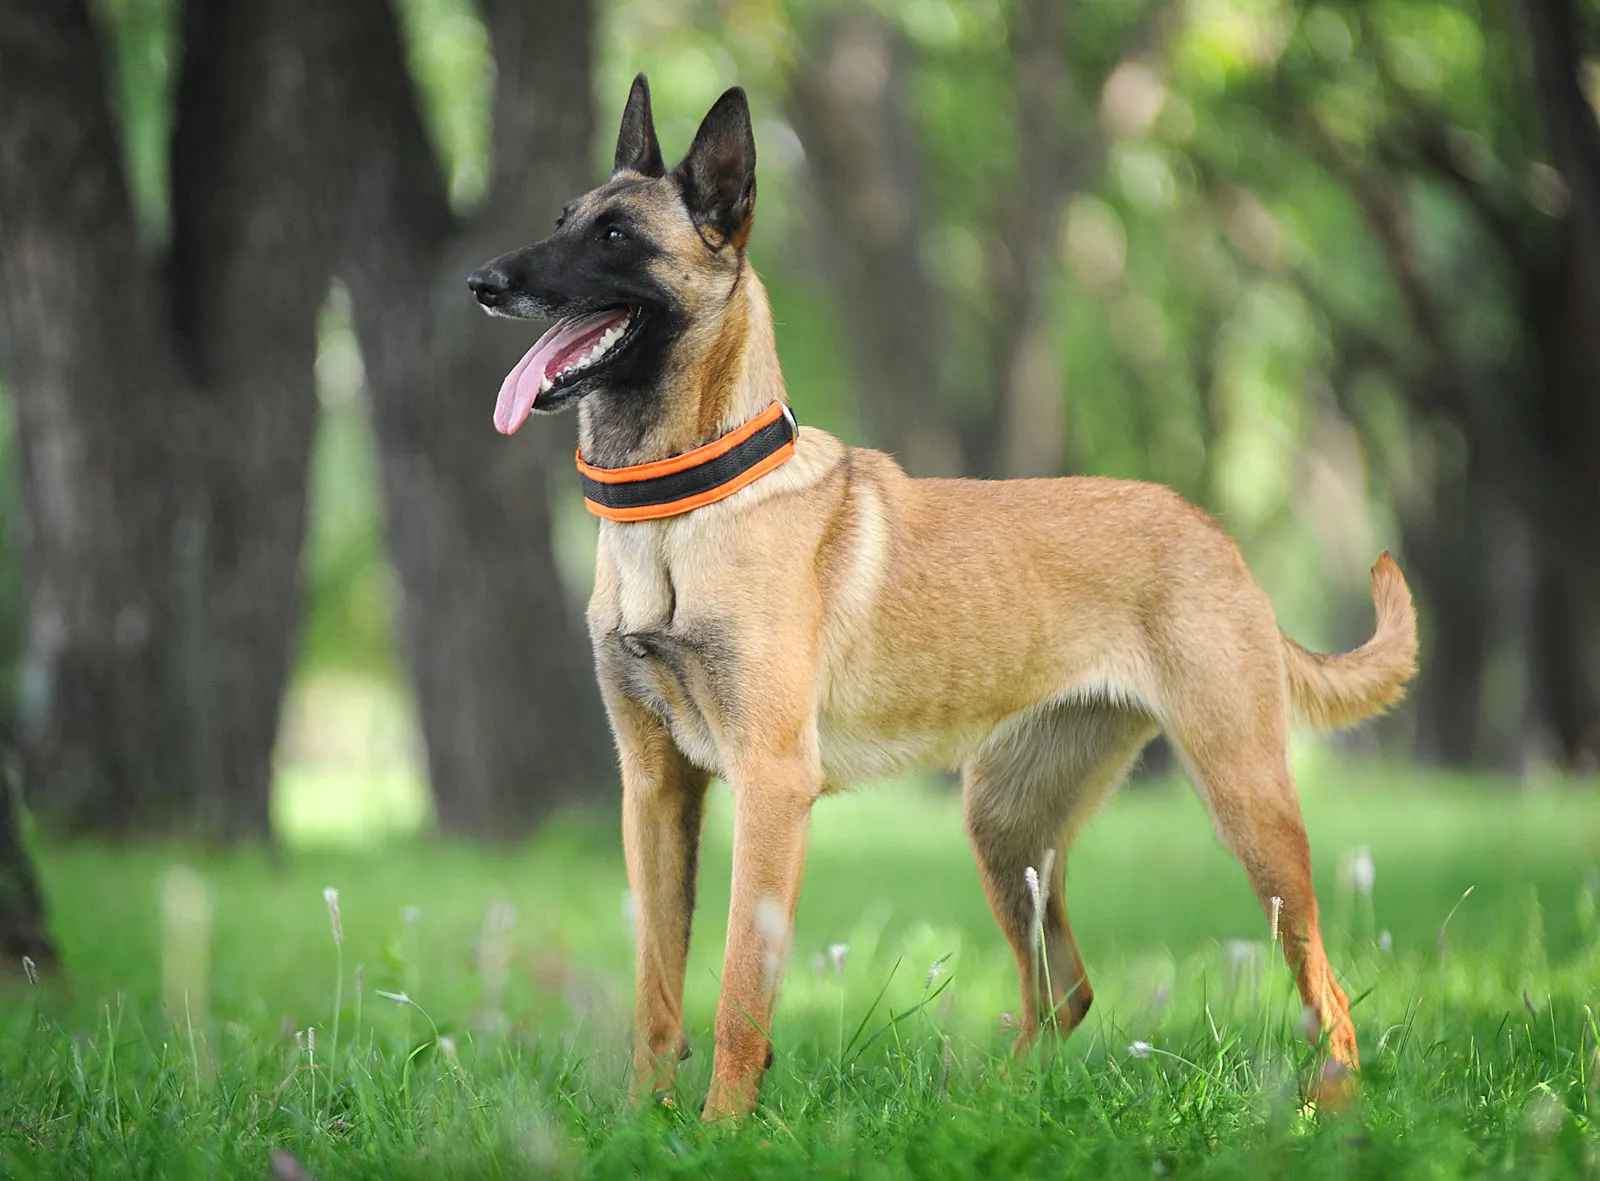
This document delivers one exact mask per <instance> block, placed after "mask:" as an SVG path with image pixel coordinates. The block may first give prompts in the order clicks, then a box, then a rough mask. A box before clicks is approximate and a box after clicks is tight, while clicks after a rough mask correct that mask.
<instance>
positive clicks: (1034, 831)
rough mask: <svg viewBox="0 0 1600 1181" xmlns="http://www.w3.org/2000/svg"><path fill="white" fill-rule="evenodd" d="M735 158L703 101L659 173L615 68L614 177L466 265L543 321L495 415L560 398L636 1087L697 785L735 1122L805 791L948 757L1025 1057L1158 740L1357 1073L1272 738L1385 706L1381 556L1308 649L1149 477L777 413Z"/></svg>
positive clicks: (1077, 1006) (672, 1029)
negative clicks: (723, 939) (1068, 872)
mask: <svg viewBox="0 0 1600 1181" xmlns="http://www.w3.org/2000/svg"><path fill="white" fill-rule="evenodd" d="M755 167H756V151H755V141H754V137H753V135H752V133H751V126H750V112H749V107H748V104H747V103H746V100H745V95H744V92H743V91H742V90H739V89H733V90H729V91H728V92H727V93H726V94H724V95H723V96H722V97H721V98H720V99H718V100H717V103H716V105H715V106H713V107H712V108H711V111H710V113H709V114H708V115H706V117H705V120H704V122H703V123H702V124H701V125H700V129H699V132H698V133H697V134H696V136H695V139H694V145H693V146H692V147H691V148H690V149H689V153H688V155H687V156H685V157H684V158H683V160H682V162H680V163H679V164H678V166H677V167H676V168H673V169H672V170H671V171H668V170H667V169H666V168H665V166H664V165H663V163H662V159H661V148H660V145H659V144H658V142H657V140H656V133H655V128H654V125H653V122H652V119H651V113H650V92H649V88H648V86H647V84H646V81H645V78H644V76H643V75H640V76H639V77H638V78H636V79H635V80H634V83H633V90H632V93H631V94H630V95H629V96H628V104H627V108H626V110H625V111H624V112H623V116H622V129H621V133H620V134H619V136H618V137H617V149H616V163H615V171H614V172H613V174H612V176H611V179H610V180H609V181H607V182H606V183H605V184H603V185H602V186H600V187H599V188H597V189H595V190H594V191H593V192H590V193H586V194H584V195H583V196H581V197H578V198H576V199H575V200H574V201H573V202H572V203H571V204H569V205H568V206H567V208H566V209H565V210H564V211H563V213H562V215H561V219H560V220H559V221H558V222H557V223H556V229H555V232H554V233H552V234H551V235H550V236H549V237H547V238H545V239H544V240H543V241H541V242H538V243H535V244H534V245H532V246H526V247H523V248H522V249H520V250H514V251H512V252H511V253H509V254H505V255H502V256H501V257H499V258H496V259H494V260H493V261H492V262H489V263H488V264H486V265H485V266H483V267H482V268H480V269H479V270H477V271H475V272H474V273H473V274H472V276H471V277H470V279H469V284H470V286H471V288H472V290H473V292H474V293H475V295H476V296H477V298H478V300H479V301H480V302H481V303H482V304H483V306H484V307H485V308H486V309H488V310H489V311H490V312H493V313H495V314H498V315H505V316H512V317H519V318H532V317H543V318H558V319H557V323H556V325H555V327H553V328H552V329H551V330H550V331H549V332H547V333H546V334H545V335H544V337H542V338H541V339H540V341H539V342H538V343H537V344H536V345H534V347H533V348H532V349H531V350H530V351H529V352H528V354H527V356H526V357H524V358H523V360H522V361H521V363H520V364H518V365H517V367H516V368H515V369H514V370H513V371H512V373H511V374H510V375H509V376H508V377H507V378H506V381H505V384H504V385H503V387H502V388H501V390H500V396H499V402H498V404H497V406H496V408H495V414H494V422H495V426H496V427H497V428H498V429H499V430H500V431H501V432H502V433H505V434H510V433H512V432H513V431H515V430H516V429H517V428H518V427H520V426H521V425H522V423H523V421H524V420H525V419H526V418H527V417H528V416H529V414H530V413H553V412H555V411H557V410H562V409H565V408H567V407H569V406H577V408H578V438H579V456H578V468H579V471H580V474H581V478H582V481H583V486H584V489H585V495H586V497H587V499H588V504H589V507H590V509H591V511H593V512H594V513H595V514H596V515H598V516H600V517H601V518H602V520H601V523H600V527H599V528H600V536H599V558H598V563H597V569H596V573H595V586H594V597H593V598H592V600H591V601H590V604H589V610H588V621H589V630H590V635H591V636H592V638H593V643H594V656H595V666H596V669H597V672H598V675H599V681H600V687H601V690H602V692H603V695H604V699H605V705H606V709H607V711H608V714H609V717H610V721H611V727H612V729H613V731H614V732H615V736H616V743H617V749H618V752H619V755H620V759H621V765H622V785H623V840H624V844H625V847H626V853H627V863H628V878H629V881H630V883H631V885H632V888H633V893H634V896H635V898H636V899H637V901H638V907H639V912H638V958H637V965H636V967H637V981H636V985H637V1004H636V1009H635V1020H636V1025H637V1045H636V1049H635V1055H636V1057H635V1065H636V1080H635V1086H636V1088H637V1089H638V1090H639V1091H640V1092H641V1093H644V1094H648V1093H651V1092H652V1091H656V1090H661V1089H663V1088H665V1087H667V1086H668V1085H669V1084H670V1081H671V1078H672V1073H673V1070H674V1066H675V1063H676V1062H677V1060H678V1059H679V1058H680V1057H681V1056H683V1055H684V1054H685V1053H686V1052H687V1042H686V1040H685V1035H684V1024H683V977H684V959H685V955H686V952H687V949H688V944H689V927H690V919H691V914H692V911H693V909H694V892H695V867H696V856H697V846H698V843H699V834H700V821H701V813H702V808H703V804H704V799H705V793H706V787H707V783H708V781H709V779H710V777H711V776H713V775H717V776H721V777H722V778H723V779H725V780H726V781H727V783H728V784H729V785H731V787H732V789H733V795H734V798H735V801H736V804H735V817H736V819H735V826H734V853H733V904H732V908H731V911H730V913H729V916H728V942H727V951H726V959H725V961H724V965H723V975H722V994H721V1001H720V1004H719V1006H718V1010H717V1019H716V1054H715V1059H714V1062H713V1066H712V1084H711V1090H710V1094H709V1097H708V1099H707V1101H706V1107H705V1115H706V1118H708V1119H710V1118H716V1117H720V1116H727V1115H732V1114H737V1113H741V1112H745V1111H748V1110H749V1109H750V1107H751V1106H752V1104H753V1103H754V1102H755V1099H756V1094H757V1088H758V1085H759V1083H760V1080H761V1077H762V1074H763V1072H764V1071H765V1069H766V1068H767V1066H768V1065H769V1064H770V1061H771V1050H770V1047H769V1044H768V1040H767V1035H766V1033H765V1032H764V1031H767V1030H770V1029H771V1020H772V1013H773V1005H774V1000H775V997H776V994H777V987H778V977H779V973H780V969H781V965H782V963H783V960H784V957H785V954H786V953H787V951H788V944H789V940H790V934H789V932H790V930H791V922H792V919H793V915H794V910H795V905H796V902H797V900H798V898H799V895H800V880H801V876H802V874H803V872H804V869H805V860H806V840H807V833H808V829H809V825H810V816H811V808H812V805H813V804H815V803H816V802H817V800H818V799H819V798H820V797H821V796H824V795H826V794H828V793H829V792H831V791H835V790H837V789H839V788H842V787H845V786H847V785H849V784H852V783H855V782H857V781H860V780H863V779H872V778H878V777H882V776H886V775H891V774H893V773H895V772H898V771H901V770H902V769H905V768H908V767H912V766H916V765H929V764H931V765H934V766H938V767H949V768H957V767H959V768H960V769H961V770H962V772H963V775H964V791H963V796H964V809H965V818H966V830H967V835H968V837H969V838H970V840H971V844H972V848H973V852H974V853H975V855H976V857H977V862H978V868H979V870H980V873H981V877H982V880H983V884H984V888H985V889H986V891H987V892H988V897H989V902H990V905H991V906H992V907H993V910H994V915H995V918H996V919H997V920H998V922H999V924H1000V927H1001V929H1002V930H1004V932H1005V934H1006V937H1007V938H1008V939H1009V940H1010V941H1011V945H1012V947H1013V948H1014V950H1015V952H1016V957H1017V966H1018V968H1019V970H1020V972H1021V977H1022V1005H1021V1027H1022V1034H1021V1038H1020V1044H1022V1045H1026V1044H1028V1042H1029V1041H1030V1039H1032V1038H1033V1037H1034V1036H1035V1035H1036V1034H1037V1032H1038V1031H1039V1029H1040V1028H1041V1024H1046V1025H1053V1026H1055V1027H1056V1028H1058V1029H1061V1030H1071V1029H1072V1028H1073V1027H1074V1026H1076V1025H1078V1024H1079V1023H1080V1022H1081V1021H1082V1020H1083V1019H1084V1015H1085V1013H1087V1012H1088V1009H1089V1003H1090V1000H1091V998H1092V996H1093V993H1092V991H1091V989H1090V987H1089V981H1088V978H1087V976H1086V975H1085V973H1084V966H1083V964H1082V962H1081V961H1080V959H1079V956H1078V950H1077V947H1076V945H1075V944H1074V942H1073V938H1072V932H1071V930H1070V928H1069V927H1068V925H1067V915H1066V911H1065V909H1064V907H1063V901H1062V869H1063V866H1064V860H1065V859H1064V856H1062V855H1058V854H1064V853H1065V850H1066V848H1067V846H1068V843H1069V842H1070V841H1071V839H1072V837H1073V834H1074V833H1075V832H1076V831H1077V830H1078V828H1079V827H1080V826H1081V825H1082V824H1083V823H1084V821H1085V820H1086V819H1087V818H1088V817H1089V815H1090V814H1091V812H1092V811H1093V810H1094V808H1095V806H1096V805H1097V804H1099V803H1100V802H1101V801H1102V800H1103V799H1104V798H1105V797H1106V796H1107V795H1108V794H1109V793H1110V792H1111V791H1112V790H1113V789H1114V788H1115V787H1116V786H1117V785H1118V783H1119V782H1120V781H1121V779H1122V778H1123V776H1124V774H1125V772H1126V771H1127V770H1128V768H1129V766H1130V764H1131V763H1132V762H1133V761H1134V759H1135V758H1136V757H1137V756H1138V754H1139V752H1140V750H1141V749H1142V748H1143V747H1144V746H1145V744H1146V743H1147V742H1149V741H1150V739H1151V738H1153V737H1154V736H1155V735H1156V734H1157V732H1164V733H1165V734H1166V735H1167V737H1168V738H1169V739H1170V740H1171V743H1172V745H1173V748H1174V749H1175V750H1176V751H1177V752H1178V753H1179V757H1180V758H1181V760H1182V762H1183V764H1184V766H1185V768H1186V769H1187V771H1188V774H1189V776H1190V778H1191V779H1192V780H1193V782H1194V784H1195V787H1196V789H1197V790H1198V791H1199V793H1200V796H1201V798H1202V799H1203V800H1204V801H1205V803H1206V806H1207V807H1208V808H1209V809H1210V812H1211V816H1212V818H1213V820H1214V822H1215V826H1216V830H1217V832H1218V834H1219V835H1220V836H1221V838H1222V840H1223V841H1224V842H1226V844H1227V845H1228V847H1229V848H1231V849H1232V850H1233V851H1234V853H1235V854H1237V856H1238V858H1239V860H1240V861H1241V862H1242V863H1243V865H1244V868H1245V871H1246V872H1247V874H1248V875H1249V878H1250V883H1251V885H1252V886H1253V887H1254V889H1255V892H1256V894H1257V896H1258V897H1259V898H1260V900H1261V903H1262V906H1263V908H1265V909H1266V910H1267V911H1268V912H1269V913H1272V914H1274V915H1275V916H1276V917H1277V920H1278V931H1279V935H1280V938H1281V941H1282V945H1283V950H1284V954H1285V956H1286V957H1287V959H1288V961H1289V965H1290V967H1291V969H1292V970H1293V972H1294V973H1295V975H1296V979H1297V982H1298V985H1299V990H1300V996H1301V997H1302V998H1303V1000H1304V1002H1305V1004H1306V1006H1307V1007H1308V1011H1309V1014H1310V1015H1314V1018H1315V1022H1314V1024H1315V1025H1316V1026H1319V1027H1320V1028H1318V1029H1314V1030H1313V1036H1314V1037H1316V1038H1319V1039H1320V1038H1326V1046H1327V1050H1328V1051H1329V1052H1330V1053H1331V1054H1332V1056H1333V1057H1334V1058H1335V1059H1337V1060H1338V1061H1339V1062H1340V1063H1342V1064H1344V1065H1345V1066H1348V1067H1351V1068H1354V1067H1355V1066H1356V1065H1357V1058H1356V1036H1355V1030H1354V1028H1353V1027H1352V1025H1351V1022H1350V1013H1349V1006H1348V1002H1347V1001H1346V999H1345V994H1344V992H1343V991H1342V990H1341V989H1340V987H1339V985H1338V983H1337V981H1335V979H1334V976H1333V972H1332V970H1331V968H1330V967H1329V964H1328V958H1327V955H1326V954H1325V953H1324V951H1323V946H1322V939H1321V936H1320V934H1319V930H1318V923H1317V900H1316V898H1315V896H1314V895H1313V893H1312V887H1311V865H1310V853H1309V849H1308V846H1307V842H1306V833H1305V827H1304V825H1303V823H1302V820H1301V816H1300V807H1299V802H1298V800H1297V798H1296V795H1295V790H1294V786H1293V783H1292V781H1291V778H1290V770H1289V761H1288V758H1287V750H1288V730H1289V725H1290V722H1291V719H1295V718H1298V719H1301V720H1304V721H1306V722H1309V723H1311V724H1313V725H1316V726H1321V727H1337V726H1344V725H1348V724H1351V723H1354V722H1356V721H1358V720H1360V719H1362V718H1366V717H1369V716H1371V715H1372V714H1374V713H1377V712H1378V711H1380V710H1382V709H1384V708H1385V707H1387V706H1389V705H1390V704H1392V703H1393V702H1395V701H1397V700H1398V699H1399V698H1400V696H1401V692H1402V688H1403V686H1404V685H1405V683H1406V682H1407V680H1408V679H1409V678H1410V677H1411V675H1412V673H1413V671H1414V668H1415V659H1416V649H1417V641H1416V619H1415V614H1414V612H1413V608H1412V603H1411V596H1410V592H1409V591H1408V589H1407V587H1406V584H1405V580H1404V579H1403V578H1402V576H1401V574H1400V570H1399V568H1398V567H1397V566H1396V565H1395V563H1394V562H1393V560H1392V559H1390V557H1389V556H1388V555H1387V554H1385V555H1383V556H1381V557H1379V558H1378V560H1377V564H1376V565H1374V567H1373V569H1372V595H1373V601H1374V604H1375V606H1376V609H1377V628H1376V631H1375V633H1374V635H1373V636H1372V638H1371V639H1370V640H1369V641H1367V642H1366V643H1365V644H1363V645H1362V646H1361V647H1359V648H1357V649H1355V650H1354V651H1352V652H1347V653H1344V654H1342V655H1335V656H1324V655H1318V654H1316V653H1313V652H1309V651H1307V650H1306V649H1304V648H1301V647H1300V646H1299V645H1297V644H1295V643H1294V642H1293V641H1292V640H1290V639H1288V638H1287V637H1286V636H1284V635H1283V633H1282V632H1280V631H1279V629H1278V626H1277V623H1276V622H1275V621H1274V619H1273V613H1272V605H1271V604H1270V603H1269V602H1268V600H1267V596H1266V595H1265V594H1264V593H1263V592H1262V591H1261V590H1260V588H1258V587H1257V586H1256V584H1255V582H1254V581H1253V580H1252V579H1251V577H1250V572H1249V571H1248V570H1247V569H1246V567H1245V564H1244V561H1243V560H1242V559H1241V557H1240V555H1239V551H1238V549H1237V548H1235V546H1234V544H1233V542H1232V541H1231V540H1230V539H1229V537H1228V536H1227V534H1226V533H1224V532H1223V530H1222V528H1221V527H1220V526H1219V525H1218V524H1217V522H1216V521H1214V520H1213V519H1212V518H1211V517H1209V516H1207V515H1206V514H1205V513H1204V512H1202V511H1201V510H1199V509H1197V508H1195V507H1193V506H1192V505H1190V504H1188V503H1186V502H1185V501H1183V500H1182V499H1180V498H1179V497H1178V496H1177V495H1176V494H1175V493H1173V492H1171V491H1169V490H1168V489H1166V488H1163V487H1160V486H1158V485H1153V484H1144V483H1134V482H1130V481H1124V480H1113V479H1102V478H1081V479H1079V478H1073V479H1054V480H1014V481H994V482H988V481H980V480H921V479H912V478H910V477H908V476H907V475H906V474H905V473H904V472H903V471H902V470H901V469H900V468H899V467H898V466H896V464H895V462H894V461H893V460H892V459H891V458H889V457H888V456H887V455H884V454H881V453H880V452H877V451H869V450H865V449H862V448H857V447H849V446H846V445H845V444H843V443H841V442H840V441H839V440H837V439H835V438H833V437H832V436H830V435H828V434H825V433H824V432H822V431H819V430H814V429H812V428H810V427H806V428H799V427H796V426H795V425H794V420H793V417H792V415H791V414H790V412H789V410H788V407H787V404H786V397H785V391H784V382H783V373H782V371H781V370H780V368H779V366H778V356H777V352H776V348H775V345H774V340H773V327H772V316H771V312H770V310H769V307H768V303H767V297H766V294H765V292H764V290H763V288H762V285H761V281H760V279H758V278H757V277H756V274H755V272H754V271H753V270H752V269H751V267H750V264H749V262H748V260H747V258H746V253H745V248H746V245H747V243H748V242H749V240H750V229H751V221H752V217H753V215H754V212H755V200H756V176H755ZM864 396H866V397H871V396H872V395H871V391H870V390H869V391H866V392H865V394H864ZM1029 867H1035V869H1036V873H1035V874H1034V875H1030V874H1028V872H1027V871H1028V869H1029ZM1047 867H1048V868H1047ZM1039 872H1043V873H1045V874H1046V877H1045V880H1044V881H1043V882H1042V883H1039V888H1040V889H1039V892H1040V893H1041V894H1042V895H1043V901H1042V914H1039V915H1038V921H1039V923H1040V925H1041V926H1042V938H1038V939H1036V938H1035V921H1036V918H1035V916H1036V901H1035V895H1034V893H1033V892H1032V891H1031V890H1030V886H1029V882H1028V880H1027V879H1028V878H1029V877H1030V876H1033V877H1035V878H1036V877H1037V873H1039ZM1046 968H1048V972H1046V971H1045V969H1046ZM1046 979H1048V981H1049V987H1050V995H1049V996H1042V995H1041V994H1042V992H1043V991H1044V988H1045V985H1044V981H1045V980H1046Z"/></svg>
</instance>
